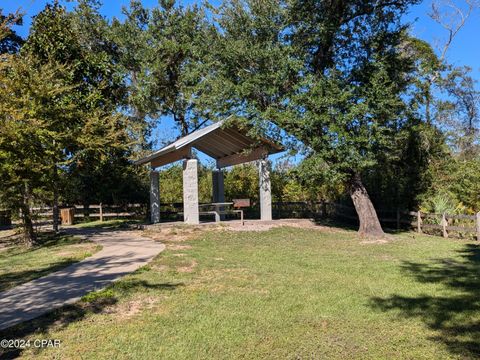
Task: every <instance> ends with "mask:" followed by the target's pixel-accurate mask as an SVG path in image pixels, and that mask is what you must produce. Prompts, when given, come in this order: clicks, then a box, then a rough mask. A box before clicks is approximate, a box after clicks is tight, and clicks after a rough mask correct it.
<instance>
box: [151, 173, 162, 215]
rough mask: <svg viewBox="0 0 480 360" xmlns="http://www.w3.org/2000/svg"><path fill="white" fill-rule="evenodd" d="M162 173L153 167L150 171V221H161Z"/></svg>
mask: <svg viewBox="0 0 480 360" xmlns="http://www.w3.org/2000/svg"><path fill="white" fill-rule="evenodd" d="M159 181H160V174H159V172H158V171H155V170H153V169H152V171H151V172H150V221H151V223H152V224H156V223H159V222H160V183H159Z"/></svg>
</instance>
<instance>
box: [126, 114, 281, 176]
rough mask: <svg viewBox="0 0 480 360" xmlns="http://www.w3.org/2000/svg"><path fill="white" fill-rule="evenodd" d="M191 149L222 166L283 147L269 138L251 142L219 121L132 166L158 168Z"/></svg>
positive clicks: (183, 155) (180, 157)
mask: <svg viewBox="0 0 480 360" xmlns="http://www.w3.org/2000/svg"><path fill="white" fill-rule="evenodd" d="M191 148H195V149H197V150H200V151H201V152H203V153H205V154H207V155H208V156H210V157H212V158H214V159H215V160H217V166H218V167H225V166H230V165H235V164H240V163H244V162H248V161H253V160H257V159H260V158H261V157H264V156H267V155H269V154H274V153H278V152H281V151H283V150H284V149H283V146H282V145H280V144H277V143H275V142H273V141H271V140H269V139H266V138H260V139H254V138H253V137H250V136H248V135H247V134H246V132H245V131H244V130H243V131H242V130H240V129H239V128H238V127H236V126H231V125H230V126H228V125H227V124H225V121H219V122H216V123H214V124H212V125H209V126H207V127H204V128H202V129H199V130H197V131H194V132H192V133H191V134H189V135H186V136H184V137H182V138H180V139H178V140H176V141H174V142H173V143H171V144H169V145H167V146H165V147H163V148H161V149H160V150H158V151H155V152H154V153H152V154H151V155H149V156H147V157H145V158H143V159H140V160H137V161H136V162H135V164H137V165H142V164H147V163H150V164H151V165H152V167H158V166H162V165H166V164H169V163H171V162H174V161H177V160H181V159H185V158H188V157H190V156H191V155H190V151H191Z"/></svg>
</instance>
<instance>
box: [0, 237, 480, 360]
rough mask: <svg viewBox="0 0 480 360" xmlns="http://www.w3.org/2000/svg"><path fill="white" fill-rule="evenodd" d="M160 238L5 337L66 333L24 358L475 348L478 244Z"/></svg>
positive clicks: (459, 353) (466, 354) (324, 355)
mask: <svg viewBox="0 0 480 360" xmlns="http://www.w3.org/2000/svg"><path fill="white" fill-rule="evenodd" d="M175 231H176V232H178V231H179V230H178V229H177V230H175ZM194 234H195V233H194ZM163 238H164V239H165V240H166V243H167V246H168V247H167V250H166V251H165V252H163V253H161V254H160V255H159V256H157V257H156V259H155V260H154V261H153V262H152V263H151V264H150V265H149V266H147V267H144V268H142V269H140V270H139V271H137V272H136V273H135V274H132V275H129V276H127V277H125V278H123V279H122V280H120V281H118V282H116V283H115V284H114V285H112V286H110V287H109V288H108V289H107V290H104V291H100V292H98V293H93V294H90V295H89V296H87V297H86V298H85V299H84V301H82V302H80V303H78V304H76V305H73V306H69V307H66V308H64V309H62V310H58V311H56V312H54V313H52V314H50V315H48V316H44V317H42V318H40V319H37V320H35V321H33V322H30V323H27V324H26V325H23V326H19V327H17V328H15V329H10V330H8V331H7V332H4V333H1V334H0V338H2V337H3V338H4V337H7V335H8V337H9V338H18V337H22V336H23V337H26V338H31V339H38V338H47V339H60V340H61V346H60V348H57V349H44V350H38V349H37V350H35V349H29V350H25V351H23V352H20V351H18V352H16V353H14V354H13V355H15V356H16V355H20V356H24V357H25V358H33V357H35V358H37V357H39V358H63V359H77V358H78V359H79V358H84V359H113V358H115V359H232V358H242V359H264V358H268V359H331V358H334V359H350V358H352V359H353V358H355V359H358V358H362V359H392V358H395V359H445V358H478V357H479V356H480V250H479V248H478V246H477V244H475V243H473V242H467V241H461V240H451V239H450V240H449V239H443V238H437V237H428V236H416V235H415V236H414V235H413V234H405V235H395V236H393V237H392V239H391V240H389V241H388V242H385V243H382V242H364V241H362V240H361V239H358V238H357V237H356V235H355V233H353V232H347V231H342V230H338V231H334V230H332V231H316V230H311V229H309V230H301V229H297V228H277V229H273V230H271V231H268V232H227V231H221V230H217V231H215V232H213V231H211V232H198V233H196V236H195V237H194V238H190V239H188V238H187V239H185V237H180V239H181V240H182V241H174V239H173V237H169V236H168V235H164V236H163ZM10 356H12V354H10ZM0 357H1V356H0Z"/></svg>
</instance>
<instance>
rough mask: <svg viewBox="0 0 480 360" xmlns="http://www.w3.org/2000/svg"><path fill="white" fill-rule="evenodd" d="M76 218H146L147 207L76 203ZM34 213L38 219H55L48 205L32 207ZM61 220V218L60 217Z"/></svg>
mask: <svg viewBox="0 0 480 360" xmlns="http://www.w3.org/2000/svg"><path fill="white" fill-rule="evenodd" d="M71 207H75V218H76V219H82V220H86V219H95V220H97V219H98V220H100V221H104V220H106V219H112V218H116V219H121V218H144V217H145V214H146V207H145V206H144V205H141V204H127V205H104V204H99V205H90V206H88V207H84V206H83V205H74V206H71ZM31 210H32V214H33V217H34V219H35V220H37V221H42V220H43V221H53V209H52V208H51V207H48V206H43V207H33V208H31ZM59 220H60V219H59Z"/></svg>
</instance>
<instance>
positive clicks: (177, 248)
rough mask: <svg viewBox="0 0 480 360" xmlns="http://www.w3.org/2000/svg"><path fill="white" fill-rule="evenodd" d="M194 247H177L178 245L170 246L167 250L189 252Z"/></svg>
mask: <svg viewBox="0 0 480 360" xmlns="http://www.w3.org/2000/svg"><path fill="white" fill-rule="evenodd" d="M191 248H192V247H191V246H190V245H177V244H168V245H167V249H169V250H173V251H178V250H189V249H191Z"/></svg>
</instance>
